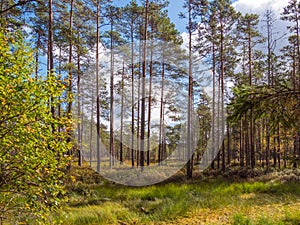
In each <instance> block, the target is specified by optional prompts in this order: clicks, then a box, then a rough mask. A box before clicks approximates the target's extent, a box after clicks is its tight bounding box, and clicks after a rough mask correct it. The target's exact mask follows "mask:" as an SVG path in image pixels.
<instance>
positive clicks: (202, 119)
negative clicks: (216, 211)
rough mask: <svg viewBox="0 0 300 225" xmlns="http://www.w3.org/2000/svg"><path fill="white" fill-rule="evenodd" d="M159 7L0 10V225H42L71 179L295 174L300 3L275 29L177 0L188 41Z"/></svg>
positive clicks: (217, 5)
mask: <svg viewBox="0 0 300 225" xmlns="http://www.w3.org/2000/svg"><path fill="white" fill-rule="evenodd" d="M168 4H169V3H168V1H164V0H144V1H128V2H126V4H124V6H118V5H117V4H116V3H115V2H114V1H109V0H106V1H100V0H98V1H95V0H91V1H83V0H70V1H64V0H57V1H52V0H49V1H36V0H23V1H14V0H0V24H1V28H0V79H1V80H0V146H1V150H0V224H2V223H4V224H5V223H6V222H7V223H8V224H10V223H13V222H12V221H14V222H15V221H25V223H29V224H31V223H33V222H32V221H39V222H40V223H46V224H47V223H49V222H47V221H49V215H52V217H51V218H54V217H53V214H51V213H52V211H53V210H54V211H55V210H56V209H59V208H60V207H61V205H64V204H66V202H67V201H68V200H67V199H68V197H69V198H70V199H72V196H70V194H69V195H68V193H69V191H70V190H69V189H72V188H74V190H75V189H76V185H77V183H76V180H77V181H78V179H79V180H80V179H82V180H83V183H84V180H85V178H83V177H84V176H87V177H89V176H91V177H92V178H91V179H92V180H93V182H92V183H99V182H100V183H101V182H105V181H103V180H104V178H101V177H99V175H96V174H93V175H91V174H92V172H91V171H89V170H88V169H87V166H89V167H91V168H93V169H94V170H96V171H97V172H98V173H100V174H101V172H102V171H106V172H105V173H107V174H108V173H109V174H110V175H111V174H117V171H119V170H125V172H126V171H129V170H130V169H131V168H135V169H137V168H138V170H137V171H141V173H143V171H144V172H145V171H146V170H147V168H150V167H151V166H157V168H158V170H159V171H160V173H159V176H161V177H163V178H165V176H167V175H165V174H163V172H161V171H163V169H161V168H165V167H166V166H168V165H171V166H174V167H176V166H177V167H176V168H178V169H177V170H179V169H181V167H180V168H179V167H178V165H177V164H176V163H175V161H176V160H177V161H180V163H183V164H182V167H183V166H184V168H182V169H181V170H180V171H179V172H178V173H179V174H181V173H184V174H185V176H186V178H184V179H187V180H193V179H196V180H197V179H198V178H199V176H200V175H199V174H200V173H201V174H202V175H203V174H208V176H209V175H213V176H218V175H221V177H222V176H223V177H226V176H227V177H228V176H229V177H230V176H238V178H241V179H243V178H249V177H253V176H257V175H268V174H270V173H272V172H274V171H277V172H278V171H286V170H288V169H290V170H292V169H293V170H294V171H298V170H297V168H298V166H299V163H300V130H299V127H300V121H299V118H300V105H299V104H300V101H299V100H300V99H299V98H300V37H299V36H300V3H299V2H298V1H297V0H290V1H289V3H288V4H287V5H286V6H285V7H284V8H283V9H282V13H281V15H280V18H276V17H275V16H274V13H273V12H272V10H266V11H265V14H264V16H263V17H260V16H258V15H256V14H251V13H247V14H242V13H240V12H238V11H236V10H235V8H234V7H233V6H232V2H231V1H230V0H219V1H207V0H199V1H191V0H190V1H183V2H182V12H181V13H179V17H180V18H181V19H182V21H184V23H185V24H186V33H185V34H184V35H182V34H180V32H179V31H178V30H176V26H175V24H174V23H173V22H172V21H171V19H170V18H169V16H168V12H167V7H168ZM277 20H282V21H285V23H284V24H286V29H285V32H284V33H280V32H278V31H277V28H276V27H275V25H274V24H275V23H276V21H277ZM261 24H263V26H264V29H265V31H266V32H265V33H264V34H262V33H261V32H260V29H259V26H260V25H261ZM180 165H181V164H180ZM199 168H200V169H201V170H200V169H199ZM83 170H84V171H86V175H81V173H83V172H82V171H83ZM147 172H148V171H147ZM194 173H195V174H194ZM102 175H103V174H102ZM202 175H201V176H202ZM111 176H113V175H111ZM114 176H115V175H114ZM124 176H125V175H124ZM177 176H178V174H177ZM104 177H105V176H104ZM175 177H176V176H175ZM297 177H298V175H297ZM123 178H124V177H123ZM166 178H169V177H166ZM118 179H119V178H118ZM174 179H175V178H174ZM199 179H201V178H199ZM112 180H114V179H112ZM125 180H126V176H125ZM145 180H146V182H149V183H147V184H153V183H155V182H154V181H153V182H151V181H150V180H149V179H148V177H147V176H146V175H145V177H144V181H145ZM163 180H164V179H163ZM171 180H172V178H171ZM114 181H115V180H114ZM144 181H143V182H144ZM160 181H162V180H160ZM126 182H127V184H128V183H130V182H131V185H135V186H141V185H142V184H144V183H143V182H141V183H134V182H133V183H132V180H129V181H126ZM126 182H125V183H126ZM174 182H175V183H176V182H177V181H176V180H175V181H174ZM120 183H123V184H124V182H123V181H122V182H121V181H120ZM103 185H108V186H109V185H111V184H103ZM222 185H223V184H222ZM228 185H229V184H228ZM256 185H257V184H256ZM259 185H262V184H259ZM229 186H230V185H229ZM233 186H234V185H233ZM234 187H235V188H236V189H237V190H239V188H240V186H238V185H237V186H234ZM81 188H82V187H81ZM114 188H115V187H114ZM118 188H119V187H118ZM153 188H154V187H153ZM189 188H190V187H189ZM189 188H187V189H189ZM193 188H195V187H194V186H193ZM243 188H244V186H243ZM256 188H257V187H256ZM260 188H261V189H260ZM264 188H265V189H268V188H271V187H269V186H268V185H267V186H259V188H257V189H255V188H254V191H256V190H258V189H259V191H261V190H262V189H264ZM83 189H84V188H83ZM191 189H192V188H191ZM196 189H197V188H196ZM208 189H209V188H208ZM250 189H251V188H250ZM287 189H288V188H287ZM287 189H285V190H287ZM72 190H73V189H72ZM74 190H73V191H74ZM76 190H77V191H78V190H80V191H82V190H81V189H80V188H79V189H76ZM76 190H75V192H76ZM243 190H244V191H245V189H243ZM251 190H252V189H251ZM251 190H250V191H249V192H250V193H251ZM268 190H269V189H268ZM280 190H281V189H280ZM293 190H296V189H293ZM80 191H79V192H80ZM169 191H170V190H169ZM177 191H179V192H180V191H181V190H177ZM188 191H190V189H189V190H188ZM199 191H200V190H199ZM201 191H202V190H201ZM104 192H105V191H104ZM170 192H172V191H170ZM216 192H218V190H216ZM229 192H230V191H229ZM229 192H228V193H229ZM99 193H100V192H99ZM99 193H98V194H99ZM230 193H231V192H230ZM246 193H248V192H246ZM295 193H298V194H299V193H300V192H299V190H298V189H297V191H295ZM81 194H83V195H89V193H86V192H85V191H84V193H81ZM106 194H107V195H108V196H110V197H109V198H112V199H114V195H113V194H112V193H106ZM174 196H175V197H176V196H177V195H176V194H174ZM73 197H74V196H73ZM127 197H128V199H131V197H132V196H131V195H130V196H127ZM135 197H136V196H135ZM148 197H149V196H148ZM175 197H174V198H175ZM170 198H173V197H170ZM178 198H179V197H178ZM186 198H187V199H188V197H186ZM208 198H210V197H208ZM128 199H127V200H128ZM155 199H156V197H154V200H153V201H155ZM102 200H103V199H102ZM102 200H101V201H102ZM103 201H104V200H103ZM174 201H178V199H175V200H174ZM224 201H225V200H224ZM224 204H225V203H224ZM137 207H138V208H141V209H142V211H143V213H146V214H147V215H148V214H149V213H150V212H149V211H147V209H144V207H140V205H138V206H137ZM149 207H150V206H149ZM181 207H182V206H181ZM150 208H151V207H150ZM153 208H154V207H153ZM153 210H154V209H153ZM154 211H155V210H154ZM49 212H51V213H50V214H49ZM180 213H181V212H180ZM166 214H167V213H166ZM299 218H300V217H299ZM156 219H157V220H160V219H161V218H156ZM243 219H244V218H243V217H242V216H241V217H239V216H237V217H236V221H239V220H243ZM162 220H163V219H162ZM117 221H118V220H117ZM154 221H155V220H154ZM56 222H57V223H63V222H64V221H60V219H57V221H56V220H55V219H53V221H52V220H51V222H50V223H56ZM98 222H99V221H98ZM131 222H132V221H131ZM131 222H130V223H131ZM143 222H145V221H143ZM146 222H147V221H146ZM112 223H118V222H112ZM65 224H72V223H71V222H70V223H65ZM86 224H93V223H86ZM238 224H240V223H238ZM245 224H246V223H245Z"/></svg>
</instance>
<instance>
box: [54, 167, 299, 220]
mask: <svg viewBox="0 0 300 225" xmlns="http://www.w3.org/2000/svg"><path fill="white" fill-rule="evenodd" d="M93 176H94V175H93ZM80 177H81V178H82V177H84V174H83V172H82V171H81V174H80ZM97 179H98V180H99V183H98V184H97V183H95V182H92V179H89V178H85V180H88V182H84V181H83V180H84V179H81V180H80V181H77V182H75V183H73V184H72V185H70V186H69V187H68V190H69V191H68V195H69V202H68V203H67V204H66V205H65V206H64V208H63V211H62V212H60V213H59V214H57V215H54V216H53V218H51V220H52V221H56V222H57V223H61V224H66V225H67V224H68V225H69V224H70V225H73V224H74V225H75V224H91V225H92V224H160V223H164V224H182V223H184V224H189V223H194V222H193V221H196V220H197V221H198V222H199V223H201V224H223V223H219V222H218V221H219V220H216V218H221V219H220V221H226V223H225V222H224V224H251V225H252V224H253V225H254V224H255V225H256V224H264V225H265V224H266V225H268V224H300V184H299V182H280V181H279V180H269V181H245V180H244V181H228V180H225V179H209V180H208V179H206V180H194V181H187V180H186V179H179V181H173V180H172V181H169V182H165V183H163V184H157V185H152V186H148V187H126V186H122V185H118V184H113V183H110V182H107V181H104V180H101V179H99V178H97ZM298 203H299V204H298ZM295 204H298V205H295ZM298 209H299V210H298ZM205 213H206V214H205ZM194 224H196V222H195V223H194Z"/></svg>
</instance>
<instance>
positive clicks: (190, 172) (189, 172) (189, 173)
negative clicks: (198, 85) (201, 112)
mask: <svg viewBox="0 0 300 225" xmlns="http://www.w3.org/2000/svg"><path fill="white" fill-rule="evenodd" d="M188 10H189V11H188V14H189V15H188V17H189V64H188V66H189V73H188V76H189V85H188V120H187V123H188V124H187V159H188V162H187V165H186V167H187V168H186V171H187V177H188V178H189V179H191V178H192V176H193V165H192V160H191V158H190V157H191V154H192V132H191V131H192V129H191V125H192V124H191V123H192V98H193V69H192V15H191V14H192V6H191V0H189V5H188Z"/></svg>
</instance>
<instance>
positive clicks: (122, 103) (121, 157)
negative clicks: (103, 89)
mask: <svg viewBox="0 0 300 225" xmlns="http://www.w3.org/2000/svg"><path fill="white" fill-rule="evenodd" d="M124 76H125V65H124V61H123V69H122V81H121V90H122V91H121V131H120V132H121V134H120V135H121V137H120V163H121V165H122V164H123V122H124Z"/></svg>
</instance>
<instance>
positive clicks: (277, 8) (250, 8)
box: [233, 0, 289, 14]
mask: <svg viewBox="0 0 300 225" xmlns="http://www.w3.org/2000/svg"><path fill="white" fill-rule="evenodd" d="M288 2H289V0H254V1H253V0H239V1H237V2H235V3H233V6H234V7H235V9H236V10H237V11H240V12H242V13H257V14H261V13H265V11H266V10H267V9H270V10H272V11H273V12H274V13H275V14H280V13H281V12H282V10H283V7H285V6H286V5H287V4H288Z"/></svg>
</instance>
